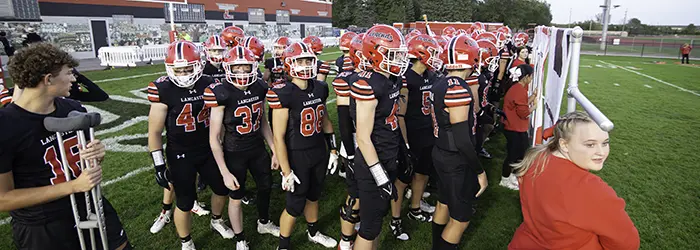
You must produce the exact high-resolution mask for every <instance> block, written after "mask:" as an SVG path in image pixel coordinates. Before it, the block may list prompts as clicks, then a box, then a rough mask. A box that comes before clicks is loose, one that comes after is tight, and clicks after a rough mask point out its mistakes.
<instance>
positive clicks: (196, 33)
mask: <svg viewBox="0 0 700 250" xmlns="http://www.w3.org/2000/svg"><path fill="white" fill-rule="evenodd" d="M172 1H179V2H185V0H172ZM186 2H187V4H174V5H173V6H174V12H173V13H174V14H173V17H174V21H175V23H176V27H177V28H176V29H177V30H178V32H181V33H182V32H185V33H187V34H188V35H189V37H190V38H191V39H192V41H194V42H200V41H203V40H204V39H206V37H207V36H208V35H210V34H213V33H217V32H220V31H221V30H222V29H223V28H224V27H227V26H231V25H236V26H239V27H242V28H243V29H244V30H245V31H246V33H247V35H255V36H258V37H260V38H262V39H265V38H272V37H277V36H280V35H286V36H290V37H303V36H306V35H317V36H330V35H333V34H334V33H336V32H334V30H333V29H332V28H331V19H332V17H331V13H332V9H331V8H332V2H331V1H330V0H263V1H260V0H237V1H224V0H187V1H186ZM169 19H170V12H169V9H168V4H166V3H154V2H143V1H134V0H0V31H5V32H7V33H8V37H9V38H10V40H11V41H12V43H13V44H14V46H15V47H17V48H20V47H21V46H22V45H21V43H22V39H23V38H22V36H23V35H24V34H26V32H27V31H28V30H34V31H35V32H36V33H38V34H39V35H40V36H42V37H43V38H44V39H45V40H47V41H50V42H53V43H55V44H58V45H59V46H60V47H61V48H63V49H64V50H66V51H70V52H72V54H73V55H74V56H75V57H77V58H94V57H96V55H97V49H99V48H100V47H103V46H110V45H111V46H126V45H146V44H162V43H166V42H168V31H169V30H170V25H169ZM4 59H6V58H4Z"/></svg>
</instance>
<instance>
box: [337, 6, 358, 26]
mask: <svg viewBox="0 0 700 250" xmlns="http://www.w3.org/2000/svg"><path fill="white" fill-rule="evenodd" d="M356 5H357V4H356V0H334V1H333V27H338V28H346V27H348V26H350V25H353V24H354V23H355V16H354V15H348V13H351V10H352V9H354V8H355V6H356Z"/></svg>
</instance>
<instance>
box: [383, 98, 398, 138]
mask: <svg viewBox="0 0 700 250" xmlns="http://www.w3.org/2000/svg"><path fill="white" fill-rule="evenodd" d="M398 111H399V103H398V101H394V106H393V107H392V108H391V113H390V114H389V116H387V117H386V119H385V123H386V124H389V126H391V130H392V131H393V130H396V128H398V127H399V120H398V119H396V112H398Z"/></svg>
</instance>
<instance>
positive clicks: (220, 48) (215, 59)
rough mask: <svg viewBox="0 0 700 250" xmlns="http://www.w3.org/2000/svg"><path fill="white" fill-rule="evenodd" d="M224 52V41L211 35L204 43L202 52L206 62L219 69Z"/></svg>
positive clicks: (217, 36)
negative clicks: (205, 56) (204, 54)
mask: <svg viewBox="0 0 700 250" xmlns="http://www.w3.org/2000/svg"><path fill="white" fill-rule="evenodd" d="M224 51H226V41H224V39H223V38H221V36H219V35H212V36H210V37H209V38H207V40H206V41H204V52H205V53H206V55H207V61H209V63H211V64H212V65H214V66H216V67H219V65H221V62H222V61H223V60H224Z"/></svg>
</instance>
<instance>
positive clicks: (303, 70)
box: [282, 42, 317, 80]
mask: <svg viewBox="0 0 700 250" xmlns="http://www.w3.org/2000/svg"><path fill="white" fill-rule="evenodd" d="M282 58H283V61H284V70H285V71H287V73H288V74H289V75H290V76H291V77H295V78H300V79H304V80H308V79H314V78H316V73H317V67H316V60H317V59H316V54H314V51H313V50H312V49H311V47H309V46H308V45H307V44H305V43H302V42H296V43H292V45H289V47H287V48H286V49H285V50H284V54H283V55H282ZM303 58H307V59H311V61H310V62H309V63H308V64H306V65H301V63H300V62H299V59H303Z"/></svg>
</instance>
